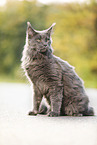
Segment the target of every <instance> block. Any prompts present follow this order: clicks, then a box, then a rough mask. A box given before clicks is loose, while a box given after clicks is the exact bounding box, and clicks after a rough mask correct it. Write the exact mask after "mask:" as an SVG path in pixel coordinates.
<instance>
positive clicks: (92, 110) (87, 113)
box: [83, 107, 94, 116]
mask: <svg viewBox="0 0 97 145" xmlns="http://www.w3.org/2000/svg"><path fill="white" fill-rule="evenodd" d="M83 116H94V109H93V108H92V107H88V109H87V110H86V111H85V112H84V113H83Z"/></svg>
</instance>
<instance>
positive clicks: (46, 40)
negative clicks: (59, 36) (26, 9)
mask: <svg viewBox="0 0 97 145" xmlns="http://www.w3.org/2000/svg"><path fill="white" fill-rule="evenodd" d="M54 25H55V23H53V24H52V25H51V27H49V28H48V29H46V30H43V31H37V30H35V29H34V28H33V27H32V26H31V24H30V22H27V36H26V43H28V46H29V49H31V50H32V51H33V52H35V51H37V52H41V53H44V52H46V51H51V52H52V48H51V34H52V30H53V27H54Z"/></svg>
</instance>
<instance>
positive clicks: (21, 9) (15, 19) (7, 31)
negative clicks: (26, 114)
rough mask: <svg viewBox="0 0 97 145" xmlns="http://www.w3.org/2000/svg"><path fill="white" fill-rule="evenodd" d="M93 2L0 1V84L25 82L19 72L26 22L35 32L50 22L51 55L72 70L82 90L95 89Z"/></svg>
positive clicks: (96, 32) (96, 12)
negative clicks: (51, 27) (70, 66)
mask: <svg viewBox="0 0 97 145" xmlns="http://www.w3.org/2000/svg"><path fill="white" fill-rule="evenodd" d="M96 2H97V1H96V0H79V1H77V0H76V1H74V0H71V1H69V0H68V1H67V0H59V1H58V0H55V1H54V0H52V1H51V0H17V1H16V0H0V82H23V83H25V82H27V80H26V78H25V75H24V72H23V70H22V69H21V57H22V51H23V47H24V45H25V38H26V27H27V24H26V23H27V21H30V22H31V24H32V26H33V27H34V28H35V29H37V30H43V29H47V28H48V27H49V26H50V25H51V24H52V23H53V22H56V26H55V28H54V34H53V35H52V38H53V43H52V46H53V49H54V54H55V55H57V56H59V57H61V58H62V59H64V60H66V61H68V62H69V63H70V64H71V65H73V66H74V67H75V70H76V72H77V73H78V75H79V76H80V77H81V78H82V79H83V80H84V82H85V87H90V88H97V3H96Z"/></svg>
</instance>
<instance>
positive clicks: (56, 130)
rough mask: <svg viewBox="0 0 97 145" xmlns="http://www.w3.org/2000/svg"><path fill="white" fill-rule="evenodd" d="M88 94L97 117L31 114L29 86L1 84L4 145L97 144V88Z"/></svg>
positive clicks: (1, 143) (0, 140) (0, 128)
mask: <svg viewBox="0 0 97 145" xmlns="http://www.w3.org/2000/svg"><path fill="white" fill-rule="evenodd" d="M87 94H88V95H89V98H90V105H91V106H92V107H94V109H95V116H94V117H67V116H64V117H47V116H44V115H38V116H28V115H27V113H28V112H29V110H31V108H32V97H31V89H30V87H29V85H26V84H14V83H0V145H97V116H96V115H97V90H96V89H87Z"/></svg>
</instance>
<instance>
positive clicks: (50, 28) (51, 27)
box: [47, 23, 56, 34]
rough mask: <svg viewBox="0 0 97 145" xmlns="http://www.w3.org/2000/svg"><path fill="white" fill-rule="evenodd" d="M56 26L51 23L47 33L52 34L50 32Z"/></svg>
mask: <svg viewBox="0 0 97 145" xmlns="http://www.w3.org/2000/svg"><path fill="white" fill-rule="evenodd" d="M55 25H56V23H53V24H52V25H51V26H50V27H49V28H48V29H47V31H48V32H49V33H50V34H52V30H53V27H54V26H55Z"/></svg>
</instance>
